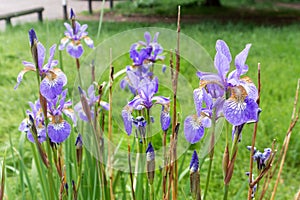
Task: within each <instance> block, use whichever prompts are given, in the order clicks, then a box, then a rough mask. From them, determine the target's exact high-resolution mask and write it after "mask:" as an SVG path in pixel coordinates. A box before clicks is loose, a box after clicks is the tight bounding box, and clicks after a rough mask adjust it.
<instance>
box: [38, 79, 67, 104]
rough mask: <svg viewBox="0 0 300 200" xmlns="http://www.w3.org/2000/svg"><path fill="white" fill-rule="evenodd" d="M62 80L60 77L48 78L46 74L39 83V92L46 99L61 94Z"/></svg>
mask: <svg viewBox="0 0 300 200" xmlns="http://www.w3.org/2000/svg"><path fill="white" fill-rule="evenodd" d="M63 86H64V82H62V81H61V80H60V79H52V80H51V79H49V78H48V77H47V76H46V77H45V78H44V79H43V80H42V82H41V85H40V91H41V94H42V95H43V96H44V97H45V98H47V99H54V98H55V97H57V96H58V95H60V94H61V92H62V90H63Z"/></svg>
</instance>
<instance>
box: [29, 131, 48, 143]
mask: <svg viewBox="0 0 300 200" xmlns="http://www.w3.org/2000/svg"><path fill="white" fill-rule="evenodd" d="M37 132H38V135H37V139H38V141H39V142H40V143H42V142H44V141H46V130H45V128H44V127H43V128H37ZM27 139H28V140H29V141H30V142H32V143H34V138H33V135H32V133H31V131H28V132H27Z"/></svg>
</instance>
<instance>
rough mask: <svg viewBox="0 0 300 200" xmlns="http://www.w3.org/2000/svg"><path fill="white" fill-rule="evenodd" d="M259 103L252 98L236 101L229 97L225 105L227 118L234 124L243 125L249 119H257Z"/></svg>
mask: <svg viewBox="0 0 300 200" xmlns="http://www.w3.org/2000/svg"><path fill="white" fill-rule="evenodd" d="M257 111H258V105H257V103H256V102H255V101H254V100H253V99H250V98H246V99H245V100H244V101H236V100H234V99H228V100H226V101H225V103H224V105H223V112H224V116H225V118H226V119H227V120H228V121H229V122H230V123H231V124H233V125H234V126H238V125H241V124H243V123H246V122H247V121H250V120H254V121H257V113H258V112H257Z"/></svg>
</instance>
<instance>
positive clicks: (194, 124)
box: [184, 115, 204, 144]
mask: <svg viewBox="0 0 300 200" xmlns="http://www.w3.org/2000/svg"><path fill="white" fill-rule="evenodd" d="M184 135H185V138H186V140H187V141H188V142H190V143H191V144H194V143H196V142H198V141H199V140H200V139H201V138H202V137H203V135H204V127H203V126H202V124H201V119H200V117H198V116H197V115H190V116H188V117H187V118H186V119H185V120H184Z"/></svg>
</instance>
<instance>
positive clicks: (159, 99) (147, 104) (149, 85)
mask: <svg viewBox="0 0 300 200" xmlns="http://www.w3.org/2000/svg"><path fill="white" fill-rule="evenodd" d="M157 91H158V78H157V77H154V78H153V79H152V80H150V79H149V78H144V79H143V80H141V81H140V82H139V85H138V88H137V93H138V95H137V96H136V97H134V99H133V100H132V101H130V102H129V103H128V105H129V106H130V107H133V108H134V109H135V110H141V109H143V108H146V109H150V108H151V107H152V106H153V102H154V101H155V103H156V104H161V105H165V104H168V103H169V102H170V99H169V98H167V97H163V96H154V95H155V94H156V93H157Z"/></svg>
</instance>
